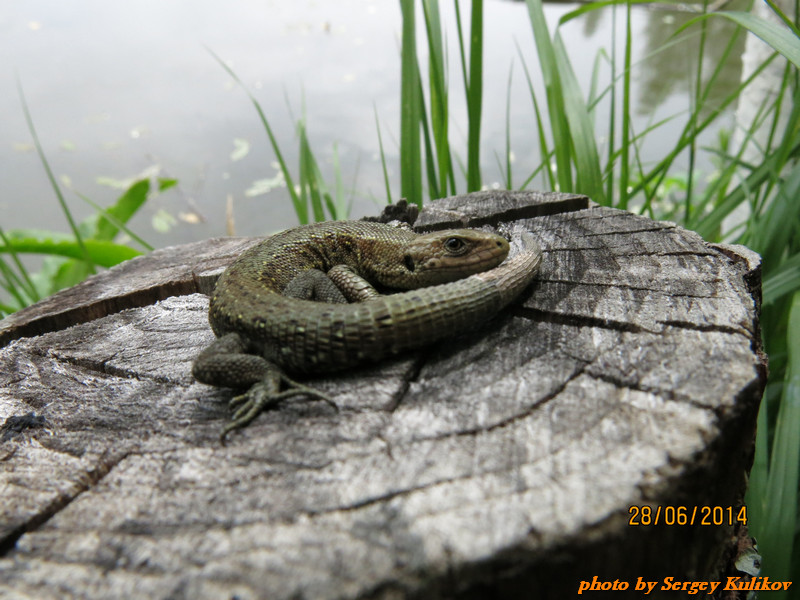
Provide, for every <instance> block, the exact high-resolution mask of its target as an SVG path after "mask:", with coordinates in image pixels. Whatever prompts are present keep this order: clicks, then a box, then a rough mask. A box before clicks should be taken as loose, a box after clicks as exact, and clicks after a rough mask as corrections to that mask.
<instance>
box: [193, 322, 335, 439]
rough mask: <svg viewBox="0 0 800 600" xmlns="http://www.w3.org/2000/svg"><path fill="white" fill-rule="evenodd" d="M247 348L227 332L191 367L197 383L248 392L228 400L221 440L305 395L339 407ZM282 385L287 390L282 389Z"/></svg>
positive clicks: (238, 338)
mask: <svg viewBox="0 0 800 600" xmlns="http://www.w3.org/2000/svg"><path fill="white" fill-rule="evenodd" d="M246 350H247V345H246V343H245V342H244V341H243V340H242V338H241V336H240V335H239V334H238V333H228V334H226V335H223V336H222V337H220V338H218V339H216V340H214V342H212V343H211V344H210V345H209V346H208V347H207V348H206V349H205V350H203V351H202V352H201V353H200V355H199V356H198V357H197V359H196V360H195V362H194V365H193V366H192V375H194V378H195V379H196V380H197V381H200V382H201V383H206V384H209V385H215V386H220V387H231V388H245V387H248V388H249V389H248V390H247V392H245V393H244V394H241V395H239V396H235V397H234V398H233V399H231V401H230V403H229V405H228V406H229V407H230V409H231V410H233V411H234V412H233V415H232V416H231V420H230V421H229V422H228V424H227V425H225V427H224V428H223V429H222V432H221V433H220V438H222V439H223V440H224V438H225V436H226V435H227V434H228V433H230V432H231V431H233V430H234V429H239V428H240V427H244V426H246V425H247V424H248V423H250V421H252V420H253V419H255V418H256V417H257V416H258V415H259V413H261V411H263V410H266V409H267V408H269V407H270V406H274V405H275V404H277V403H279V402H280V401H282V400H285V399H286V398H291V397H292V396H299V395H306V396H309V397H311V398H316V399H318V400H322V401H324V402H327V403H328V404H330V405H331V406H333V407H334V408H335V409H336V410H338V407H337V406H336V404H335V403H334V402H333V400H331V399H330V398H329V397H328V396H326V395H325V394H323V393H322V392H320V391H318V390H315V389H314V388H312V387H309V386H306V385H303V384H302V383H299V382H297V381H294V380H293V379H290V378H289V377H287V376H286V374H285V373H283V371H282V370H281V368H280V367H278V366H277V365H275V364H274V363H271V362H270V361H268V360H267V359H265V358H264V357H263V356H259V355H257V354H248V353H247V352H246ZM282 384H283V386H285V388H286V389H283V390H282V389H281V387H282Z"/></svg>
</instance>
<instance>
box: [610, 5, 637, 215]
mask: <svg viewBox="0 0 800 600" xmlns="http://www.w3.org/2000/svg"><path fill="white" fill-rule="evenodd" d="M632 48H633V34H632V33H631V5H630V2H627V3H626V4H625V54H624V58H623V61H624V64H623V67H622V68H623V71H622V132H621V133H622V139H621V140H620V149H621V155H620V170H619V171H620V172H619V197H618V199H617V207H619V208H621V209H622V210H626V209H627V208H628V198H629V192H628V188H629V185H628V184H629V181H630V167H629V165H630V151H629V149H630V145H631V54H632ZM612 204H613V202H612Z"/></svg>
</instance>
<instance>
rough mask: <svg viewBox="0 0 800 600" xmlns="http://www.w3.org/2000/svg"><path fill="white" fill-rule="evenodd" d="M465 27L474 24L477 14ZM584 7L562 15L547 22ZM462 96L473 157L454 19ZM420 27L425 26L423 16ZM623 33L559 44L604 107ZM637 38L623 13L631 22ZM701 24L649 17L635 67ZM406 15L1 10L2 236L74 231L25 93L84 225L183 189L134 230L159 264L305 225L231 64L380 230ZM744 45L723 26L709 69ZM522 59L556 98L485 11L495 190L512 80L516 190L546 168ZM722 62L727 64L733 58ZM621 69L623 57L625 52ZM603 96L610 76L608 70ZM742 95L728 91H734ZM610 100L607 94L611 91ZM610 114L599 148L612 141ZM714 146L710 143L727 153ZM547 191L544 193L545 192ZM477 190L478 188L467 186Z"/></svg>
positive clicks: (500, 22)
mask: <svg viewBox="0 0 800 600" xmlns="http://www.w3.org/2000/svg"><path fill="white" fill-rule="evenodd" d="M462 6H463V7H464V8H462V12H465V13H467V14H464V15H463V17H464V18H465V19H468V8H467V3H463V4H462ZM575 7H576V5H570V4H551V5H547V6H546V14H547V18H548V22H549V24H550V26H551V30H552V28H554V27H555V26H556V24H557V22H558V19H559V18H560V17H561V16H562V15H564V14H565V13H567V12H569V11H570V10H573V9H574V8H575ZM442 11H443V16H444V17H445V28H446V30H447V32H448V36H449V42H450V46H451V50H450V65H451V69H452V73H451V75H450V81H451V85H452V87H453V91H452V93H451V98H452V107H451V111H452V115H453V118H454V124H453V125H452V126H451V131H452V140H453V142H454V145H455V146H456V147H459V148H460V147H462V146H463V147H465V146H466V143H465V140H466V119H465V117H464V115H465V110H464V106H463V93H462V92H461V91H460V85H459V81H460V72H459V71H458V60H457V51H456V49H455V48H456V46H455V44H456V33H455V27H454V24H453V23H454V21H453V19H454V17H453V6H452V3H449V2H447V3H442ZM418 19H419V20H420V22H421V15H418ZM612 19H613V15H612V12H611V11H610V10H606V11H603V12H595V13H593V14H591V15H589V16H588V17H582V18H580V19H578V20H575V21H572V22H570V23H569V24H567V25H565V26H563V27H562V28H561V34H562V36H563V38H564V39H565V41H566V42H567V46H568V49H569V53H570V57H571V58H572V60H573V64H574V67H575V70H576V74H577V76H578V79H579V81H580V82H581V84H582V85H583V86H584V89H585V90H588V88H589V85H590V83H591V79H592V71H593V69H594V65H595V59H596V57H597V56H598V53H599V52H600V51H601V50H602V49H605V51H606V52H608V53H610V44H611V27H612ZM616 19H617V30H618V33H619V34H620V38H621V37H622V33H623V31H624V11H622V10H620V11H618V13H617V16H616ZM687 19H688V16H687V15H686V13H675V12H667V11H663V10H651V9H645V8H637V9H635V10H634V18H633V35H634V39H635V41H636V44H635V48H634V51H635V57H634V60H637V61H638V60H640V59H642V58H643V57H645V56H647V55H648V54H650V53H651V52H652V50H653V49H654V48H656V47H658V46H660V45H661V44H663V43H664V41H665V40H666V39H667V38H668V37H669V35H670V34H671V33H672V31H674V29H675V27H676V26H677V25H676V24H677V23H679V22H682V21H685V20H687ZM400 25H401V23H400V10H399V3H398V2H396V1H388V0H382V1H378V0H339V1H337V2H322V1H319V0H317V1H309V0H306V1H302V0H273V1H265V0H259V1H239V2H230V3H224V4H223V3H219V2H211V1H209V0H192V1H189V0H172V1H171V2H157V1H156V0H139V1H137V2H133V3H124V4H120V3H108V2H103V1H100V0H80V1H78V2H61V1H57V0H31V1H28V2H24V3H23V2H9V3H4V4H3V5H2V6H0V57H2V60H1V61H0V64H2V70H0V78H1V81H0V83H1V84H2V89H4V90H5V93H4V94H2V95H0V111H2V115H3V128H2V129H3V132H2V135H1V136H0V141H1V142H2V143H0V179H1V180H2V194H0V209H2V214H3V217H2V226H3V227H4V228H15V227H24V228H43V229H53V230H59V231H67V226H66V223H65V219H64V217H63V215H62V214H61V212H60V210H59V208H58V204H57V202H56V199H55V197H54V194H53V192H52V189H51V188H50V186H49V183H48V181H47V179H46V177H45V174H44V171H43V169H42V166H41V164H40V163H39V160H38V158H37V156H36V153H35V152H34V151H33V145H32V140H31V137H30V135H29V133H28V131H27V128H26V125H25V120H24V116H23V112H22V107H21V103H20V100H19V96H18V94H17V93H16V91H15V89H16V83H15V77H16V76H17V75H18V76H19V79H20V81H21V84H22V88H23V90H24V93H25V96H26V98H27V101H28V105H29V108H30V111H31V113H32V116H33V119H34V122H35V125H36V129H37V131H38V133H39V136H40V139H41V141H42V144H43V146H44V150H45V152H46V154H47V157H48V158H49V160H50V163H51V166H52V168H53V170H54V172H55V174H56V176H57V177H58V178H59V179H60V180H62V181H63V182H65V183H66V184H67V185H68V187H65V191H66V196H67V199H68V202H69V204H70V206H71V207H72V208H73V209H74V211H75V214H76V215H77V216H78V217H81V216H85V215H88V214H90V213H91V212H92V209H91V208H90V207H88V206H87V205H86V204H85V203H84V202H83V201H82V200H81V199H80V198H79V197H78V196H77V195H76V194H75V193H73V192H72V191H70V190H69V188H73V189H74V190H77V191H78V192H80V193H81V194H84V195H86V196H88V197H89V198H91V199H92V200H94V201H95V202H97V203H99V204H102V205H106V204H108V203H110V202H111V201H112V200H113V199H114V198H116V196H117V195H119V193H120V191H119V190H118V189H115V188H114V187H113V186H114V185H121V184H122V183H123V182H124V180H126V179H128V178H131V177H134V176H136V175H137V174H140V173H142V172H156V171H158V172H159V174H160V175H161V176H164V177H174V178H177V179H178V180H179V182H180V184H179V186H178V188H177V189H173V190H170V191H169V192H167V193H165V194H162V195H160V196H157V197H155V198H153V199H152V200H151V202H149V203H148V204H147V205H146V207H145V208H144V209H143V210H142V212H141V214H140V215H139V216H137V218H136V219H135V221H134V222H133V228H134V230H135V231H137V233H139V234H140V235H142V236H143V237H144V238H145V239H147V240H148V241H149V242H150V243H152V244H153V245H155V246H165V245H169V244H174V243H181V242H187V241H193V240H198V239H203V238H207V237H212V236H218V235H225V233H226V203H227V202H228V201H229V200H230V202H231V203H232V206H233V216H234V220H235V229H236V233H237V234H238V235H260V234H265V233H269V232H272V231H275V230H278V229H281V228H285V227H288V226H291V225H294V224H295V223H296V217H295V215H294V212H293V211H292V208H291V204H290V202H289V200H288V195H287V193H286V190H285V189H284V188H275V189H273V190H272V191H269V192H267V193H264V194H259V195H254V194H255V193H256V192H257V191H258V185H259V184H258V183H257V182H261V185H263V182H264V180H270V179H273V178H274V177H275V175H276V172H277V171H276V166H275V158H274V156H273V153H272V150H271V148H270V146H269V142H268V140H267V137H266V134H265V132H264V130H263V129H262V127H261V125H260V122H259V120H258V116H257V114H256V112H255V110H254V108H253V105H252V104H251V103H250V101H249V100H248V98H247V97H246V95H245V94H244V93H243V91H242V90H241V89H240V88H238V87H236V86H235V85H234V84H233V82H232V81H231V78H230V77H229V76H228V74H227V73H225V71H224V70H223V69H222V68H221V67H220V65H219V64H217V63H216V62H215V60H214V59H213V58H212V56H211V55H210V54H209V52H208V50H207V49H211V50H213V52H214V53H216V54H217V55H219V56H220V57H221V58H222V59H223V60H224V61H226V63H228V64H229V65H230V66H231V67H232V68H233V69H234V70H235V72H236V73H237V75H238V76H239V77H240V78H241V79H242V81H243V82H244V83H245V84H246V85H247V87H248V88H249V89H250V90H251V91H252V92H253V93H254V94H255V96H256V97H257V98H258V100H259V102H260V103H261V104H262V106H263V108H264V110H265V112H266V114H267V116H268V118H269V119H270V121H271V124H272V126H273V129H274V131H275V134H276V136H277V138H278V140H279V142H280V144H281V147H282V149H283V152H284V154H285V158H286V159H287V161H288V163H289V164H290V165H291V166H292V168H293V170H294V172H295V173H296V170H297V150H296V149H297V139H296V135H295V122H296V120H297V118H299V117H300V116H302V115H303V114H304V115H305V117H306V121H307V128H308V133H309V136H310V138H311V142H312V144H313V147H314V149H315V151H316V153H317V158H318V160H319V161H320V163H321V167H322V169H323V171H324V172H325V173H326V175H328V176H330V178H331V181H332V177H333V175H332V174H333V166H332V158H333V148H334V146H335V147H336V149H337V152H338V158H339V162H340V164H341V172H342V175H343V183H344V185H345V187H346V188H347V189H348V190H352V194H353V205H352V211H351V215H352V216H354V217H358V216H361V215H364V214H376V213H377V212H379V210H380V208H379V205H380V204H381V203H382V202H383V197H384V186H383V174H382V170H381V165H380V160H379V147H378V137H377V134H376V126H375V113H374V111H377V114H378V117H379V119H380V123H381V131H382V134H383V141H384V147H385V150H386V154H387V158H388V160H389V166H390V171H391V172H390V176H391V177H392V186H393V194H395V197H396V195H397V194H398V193H399V180H398V177H397V175H398V168H397V164H398V162H397V161H398V138H397V134H398V129H399V77H400V67H399V34H400ZM729 35H730V30H729V29H728V30H725V29H724V28H723V27H722V26H720V30H719V31H718V32H716V33H715V35H714V36H712V38H711V40H712V42H713V44H712V46H711V49H710V52H709V56H708V60H709V63H710V65H711V66H713V62H714V60H717V53H718V52H719V50H720V49H721V48H722V46H723V45H724V43H725V41H726V40H727V37H726V36H729ZM517 46H518V47H519V49H520V51H521V53H522V55H523V56H524V57H525V60H526V62H527V65H528V68H529V69H530V70H531V72H532V73H533V75H534V78H535V79H536V81H537V84H536V85H537V91H538V93H539V94H541V96H540V98H542V99H543V98H544V95H543V88H542V87H541V84H540V83H538V82H539V81H540V77H539V74H538V68H537V62H536V58H535V51H534V41H533V37H532V33H531V27H530V21H529V17H528V12H527V8H526V6H525V5H524V3H521V2H510V1H505V0H487V2H486V5H485V54H484V86H485V96H484V117H483V125H482V136H483V140H484V147H485V148H486V150H485V153H484V155H483V156H482V164H483V166H482V169H483V175H484V180H485V182H486V183H487V184H488V185H491V184H493V183H494V182H498V183H499V182H500V181H501V180H502V179H501V177H502V176H501V172H500V169H499V168H498V166H497V161H496V158H495V154H494V153H495V152H497V153H499V154H502V152H503V149H504V144H505V106H506V99H507V89H508V87H507V82H508V77H509V68H510V67H511V64H512V63H513V64H514V67H513V84H512V87H511V92H510V93H511V131H512V135H511V145H512V150H513V152H514V156H515V162H514V173H515V185H517V186H518V185H520V184H521V183H522V182H523V181H524V179H525V178H526V177H527V176H528V174H529V173H530V172H531V171H532V170H533V169H534V168H535V167H536V166H537V165H538V164H539V162H540V156H539V150H538V142H537V130H536V123H535V119H534V113H533V110H532V104H531V99H530V95H529V93H528V89H527V84H526V82H525V77H524V72H523V69H522V64H521V61H520V58H519V55H518V52H517ZM717 46H718V47H719V48H717ZM617 50H618V52H619V53H620V56H621V52H622V42H621V40H620V41H619V42H618V47H617ZM695 55H696V47H695V44H694V43H683V44H678V45H674V46H673V47H672V48H670V49H669V51H667V52H662V53H660V54H658V55H656V56H655V57H653V58H652V59H650V60H649V61H648V62H646V63H644V64H643V65H642V66H640V67H638V68H637V70H636V72H635V93H634V98H633V99H634V102H635V111H636V114H637V120H636V122H635V123H634V126H635V128H636V130H637V131H642V130H643V129H644V128H646V127H647V126H648V124H651V123H653V122H656V121H658V120H659V119H663V118H664V117H666V116H668V115H673V114H680V113H682V112H683V111H685V110H686V108H687V104H688V103H687V96H688V94H687V89H688V86H690V85H691V83H692V81H693V77H694V75H693V71H692V69H691V68H690V61H691V60H692V57H694V56H695ZM739 68H740V67H739V64H738V61H733V63H732V64H731V65H729V66H728V67H726V71H725V77H724V78H723V79H724V81H723V82H722V83H721V84H720V86H719V94H720V97H722V96H724V94H725V92H726V90H727V89H729V86H731V85H735V83H736V82H737V81H738V77H739V71H738V69H739ZM600 73H601V81H602V82H606V81H607V79H608V75H607V74H608V69H607V68H606V67H602V68H601V71H600ZM726 82H727V83H726ZM603 85H605V83H603ZM606 112H607V111H606V110H601V111H600V113H599V114H598V123H597V131H598V135H599V136H600V138H601V139H602V135H603V132H604V131H605V130H606V129H607V124H604V123H603V122H602V121H601V119H602V118H604V117H603V115H604V114H606ZM678 129H679V128H678V127H677V126H669V127H666V128H664V129H663V130H662V131H661V132H659V133H658V134H653V135H651V136H649V138H648V141H647V143H646V144H645V145H644V147H643V148H642V159H643V160H645V161H652V160H655V158H656V157H658V156H660V154H659V152H660V151H663V148H664V147H666V146H667V145H668V144H669V142H670V140H672V139H674V138H675V136H676V135H677V131H678ZM712 136H713V134H710V135H709V136H708V138H707V140H706V141H708V142H709V143H710V142H711V141H712ZM538 187H541V185H538V186H537V185H536V183H534V184H533V185H531V186H529V189H530V188H534V189H535V188H538ZM462 189H463V184H462Z"/></svg>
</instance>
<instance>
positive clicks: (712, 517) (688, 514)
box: [628, 504, 747, 527]
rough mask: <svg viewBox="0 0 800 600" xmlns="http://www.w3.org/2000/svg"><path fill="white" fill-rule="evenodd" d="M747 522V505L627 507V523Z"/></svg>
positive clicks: (646, 524)
mask: <svg viewBox="0 0 800 600" xmlns="http://www.w3.org/2000/svg"><path fill="white" fill-rule="evenodd" d="M736 523H741V524H742V525H746V524H747V507H746V506H744V505H742V506H738V507H734V506H671V505H667V506H663V505H657V506H649V505H647V504H642V505H636V504H634V505H632V506H629V507H628V525H630V526H631V527H650V526H653V525H670V526H683V525H689V526H691V525H699V526H711V525H713V526H717V527H719V526H722V525H735V524H736Z"/></svg>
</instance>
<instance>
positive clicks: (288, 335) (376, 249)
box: [192, 221, 542, 440]
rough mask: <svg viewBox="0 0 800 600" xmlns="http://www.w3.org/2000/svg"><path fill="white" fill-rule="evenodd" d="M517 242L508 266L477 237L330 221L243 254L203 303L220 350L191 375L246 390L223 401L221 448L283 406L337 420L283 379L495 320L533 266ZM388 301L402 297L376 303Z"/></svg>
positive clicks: (534, 255) (497, 243) (207, 352)
mask: <svg viewBox="0 0 800 600" xmlns="http://www.w3.org/2000/svg"><path fill="white" fill-rule="evenodd" d="M520 241H521V246H522V249H521V251H519V252H518V253H517V254H516V255H514V256H513V257H511V258H508V259H507V260H506V258H507V256H508V254H509V250H510V244H509V242H508V240H506V239H505V238H504V237H502V236H500V235H497V234H493V233H486V232H483V231H479V230H475V229H456V230H445V231H439V232H434V233H427V234H418V233H415V232H413V231H411V230H410V228H402V227H397V226H394V225H389V224H386V223H376V222H368V221H329V222H322V223H315V224H311V225H301V226H299V227H296V228H293V229H289V230H286V231H284V232H282V233H278V234H276V235H274V236H272V237H270V238H267V239H265V240H264V241H261V242H259V243H258V244H256V245H255V246H253V247H251V248H250V249H249V250H247V251H245V252H244V253H243V254H242V255H241V256H240V257H238V258H237V259H236V260H235V261H234V262H233V263H232V264H231V265H230V266H229V267H228V268H227V269H226V270H225V271H224V272H223V273H222V275H221V276H220V277H219V279H218V280H217V283H216V286H215V288H214V291H213V293H212V295H211V298H210V303H209V323H210V325H211V328H212V330H213V332H214V334H215V335H216V336H217V339H216V340H214V342H212V343H211V344H210V345H209V346H208V347H207V348H205V349H204V350H203V351H202V352H201V353H200V354H199V356H198V357H197V358H196V360H195V362H194V364H193V366H192V374H193V376H194V378H195V379H196V380H197V381H199V382H201V383H206V384H210V385H215V386H222V387H232V388H243V389H247V391H246V392H245V393H244V394H240V395H237V396H235V397H234V398H233V399H232V400H231V401H230V403H229V407H230V410H231V411H232V412H233V414H232V417H231V420H230V421H229V422H228V423H227V425H225V427H224V428H223V429H222V432H221V434H220V437H221V439H222V440H224V439H225V436H226V435H227V434H228V433H229V432H231V431H233V430H234V429H237V428H240V427H244V426H246V425H247V424H249V423H250V422H251V421H252V420H253V419H254V418H255V417H256V416H258V414H259V413H260V412H262V411H263V410H265V409H266V408H268V407H271V406H274V405H276V404H278V403H279V402H281V401H282V400H284V399H287V398H290V397H292V396H297V395H306V396H308V397H309V398H310V399H318V400H322V401H325V402H327V403H328V404H330V405H331V406H332V407H334V408H335V409H336V410H338V407H337V406H336V404H335V403H334V402H333V400H331V399H330V398H329V397H328V396H327V395H326V394H324V393H322V392H320V391H319V390H317V389H315V388H313V387H310V386H307V385H305V384H303V383H300V382H298V381H296V380H294V379H292V378H290V377H289V375H288V374H287V373H290V374H292V375H309V374H316V373H323V372H331V371H337V370H343V369H348V368H351V367H354V366H356V365H359V364H361V363H367V362H374V361H379V360H381V359H383V358H385V357H387V356H391V355H394V354H397V353H400V352H403V351H406V350H411V349H414V348H419V347H421V346H424V345H427V344H430V343H432V342H435V341H437V340H439V339H441V338H444V337H446V336H448V335H452V334H454V333H457V332H459V331H463V330H465V329H467V328H470V327H473V326H474V325H475V324H476V323H477V322H479V321H482V320H485V319H487V318H489V317H491V316H493V315H494V314H496V313H497V312H499V311H500V310H501V309H502V308H504V307H505V306H506V305H508V304H509V303H510V302H512V301H513V300H514V299H515V298H516V297H517V296H518V295H519V294H520V293H521V292H522V290H524V289H525V288H526V287H527V286H528V285H529V284H530V282H531V281H532V279H533V277H534V275H535V274H536V272H537V271H538V268H539V266H540V263H541V259H542V252H541V249H540V248H539V246H538V244H536V242H535V241H534V239H533V236H532V235H531V234H530V233H528V232H524V233H523V234H522V236H521V240H520ZM501 263H502V264H501ZM376 286H377V287H376ZM379 290H380V291H379ZM386 290H395V291H396V290H406V291H401V292H397V293H391V294H387V295H382V294H381V293H380V292H381V291H386Z"/></svg>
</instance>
